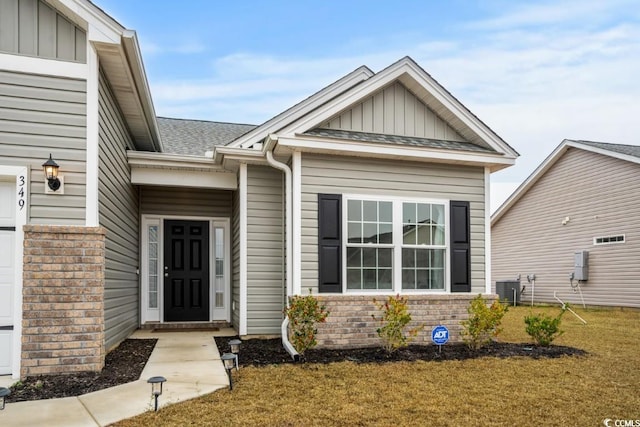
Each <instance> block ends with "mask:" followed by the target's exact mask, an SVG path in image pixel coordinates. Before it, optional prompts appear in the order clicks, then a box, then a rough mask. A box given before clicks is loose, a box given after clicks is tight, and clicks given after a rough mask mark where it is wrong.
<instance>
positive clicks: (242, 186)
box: [238, 163, 247, 335]
mask: <svg viewBox="0 0 640 427" xmlns="http://www.w3.org/2000/svg"><path fill="white" fill-rule="evenodd" d="M239 181H240V183H239V188H238V191H239V192H240V195H239V198H240V206H239V211H240V212H239V215H240V239H239V240H240V242H239V245H240V250H239V256H240V277H239V281H240V297H239V298H240V313H239V315H238V317H239V319H240V320H239V323H240V325H238V333H239V334H240V335H247V164H246V163H241V164H240V173H239Z"/></svg>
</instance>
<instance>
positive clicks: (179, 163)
mask: <svg viewBox="0 0 640 427" xmlns="http://www.w3.org/2000/svg"><path fill="white" fill-rule="evenodd" d="M127 162H128V163H129V166H132V167H153V168H160V167H164V168H177V169H198V170H210V171H216V170H222V168H221V167H220V165H216V164H215V163H214V161H213V160H212V159H208V158H201V157H195V156H180V155H177V154H166V153H149V152H140V151H128V152H127Z"/></svg>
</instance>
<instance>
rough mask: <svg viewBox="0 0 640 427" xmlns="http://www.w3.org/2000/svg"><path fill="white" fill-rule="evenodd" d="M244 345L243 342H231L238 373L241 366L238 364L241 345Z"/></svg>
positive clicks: (236, 340)
mask: <svg viewBox="0 0 640 427" xmlns="http://www.w3.org/2000/svg"><path fill="white" fill-rule="evenodd" d="M241 344H242V341H240V340H238V339H235V340H231V341H229V347H231V353H233V354H234V355H235V356H236V371H237V370H238V367H239V364H238V353H240V345H241Z"/></svg>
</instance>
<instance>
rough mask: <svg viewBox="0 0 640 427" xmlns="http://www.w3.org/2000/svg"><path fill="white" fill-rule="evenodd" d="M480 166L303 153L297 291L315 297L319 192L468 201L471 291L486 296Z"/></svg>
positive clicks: (316, 285)
mask: <svg viewBox="0 0 640 427" xmlns="http://www.w3.org/2000/svg"><path fill="white" fill-rule="evenodd" d="M484 189H485V183H484V169H483V168H482V167H472V166H458V165H443V164H434V163H418V162H408V161H393V160H376V159H365V158H359V157H337V156H336V157H333V156H328V155H317V154H307V153H303V154H302V223H301V232H302V237H301V238H302V254H301V256H302V282H301V284H302V290H303V293H305V294H306V292H307V289H311V290H312V292H313V293H314V294H317V293H318V212H317V211H318V194H319V193H332V194H357V195H369V196H379V197H381V198H384V197H385V196H387V197H409V198H425V199H430V198H431V199H440V200H462V201H469V202H470V225H471V248H470V249H471V292H472V293H484V292H485V241H484V239H485V206H484V204H485V203H484V201H485V194H484Z"/></svg>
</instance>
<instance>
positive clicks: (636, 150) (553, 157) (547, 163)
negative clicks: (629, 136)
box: [491, 139, 640, 226]
mask: <svg viewBox="0 0 640 427" xmlns="http://www.w3.org/2000/svg"><path fill="white" fill-rule="evenodd" d="M570 148H575V149H578V150H584V151H589V152H592V153H597V154H601V155H604V156H609V157H613V158H616V159H620V160H624V161H628V162H632V163H636V164H640V146H638V145H625V144H613V143H608V142H596V141H586V140H575V139H564V140H563V141H562V142H561V143H560V144H558V146H557V147H556V148H555V149H554V150H553V151H552V152H551V154H549V155H548V156H547V158H546V159H544V160H543V161H542V163H541V164H540V165H538V167H537V168H536V169H535V170H534V171H533V172H532V173H531V175H529V176H528V177H527V179H525V180H524V181H523V182H522V183H521V184H520V185H519V186H518V188H516V190H515V191H514V192H513V193H512V194H511V195H510V196H509V197H508V198H507V200H505V201H504V202H503V203H502V205H500V207H498V209H496V211H495V212H494V213H493V215H491V225H492V226H493V225H495V224H496V223H497V222H498V221H499V220H500V218H502V217H503V216H504V214H505V213H507V212H508V211H509V209H511V207H512V206H513V205H515V204H516V203H517V202H518V200H520V198H522V197H523V196H524V195H525V194H526V193H527V191H529V189H530V188H531V187H533V185H534V184H535V183H536V182H537V181H538V180H539V179H540V178H542V177H543V176H544V175H545V173H547V171H548V170H549V169H551V167H552V166H553V165H554V164H556V162H557V161H558V160H559V159H560V158H561V157H562V156H563V155H564V154H565V153H566V152H567V151H568V150H569V149H570Z"/></svg>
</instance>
